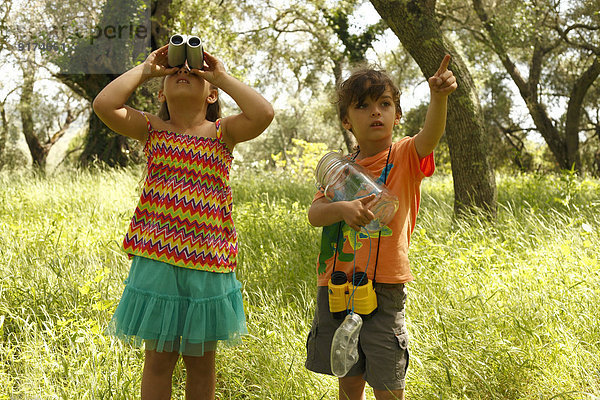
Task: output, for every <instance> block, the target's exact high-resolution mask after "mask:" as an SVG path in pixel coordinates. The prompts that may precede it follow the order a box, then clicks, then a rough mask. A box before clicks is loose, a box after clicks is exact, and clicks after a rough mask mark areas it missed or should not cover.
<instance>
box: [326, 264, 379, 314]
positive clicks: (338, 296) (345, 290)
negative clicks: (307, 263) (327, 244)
mask: <svg viewBox="0 0 600 400" xmlns="http://www.w3.org/2000/svg"><path fill="white" fill-rule="evenodd" d="M327 293H328V294H329V311H330V312H331V313H332V315H333V317H334V318H336V319H342V318H344V317H345V316H346V314H348V312H349V311H354V312H355V313H356V314H359V315H360V316H361V317H363V318H368V317H371V316H372V315H374V314H375V313H376V312H377V295H376V294H375V290H374V289H373V281H372V280H371V279H369V278H368V277H367V274H366V273H364V272H355V273H354V274H353V275H352V282H348V277H347V276H346V274H345V273H344V272H342V271H334V272H333V273H332V274H331V278H330V279H329V282H328V283H327Z"/></svg>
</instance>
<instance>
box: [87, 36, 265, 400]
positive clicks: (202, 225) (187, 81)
mask: <svg viewBox="0 0 600 400" xmlns="http://www.w3.org/2000/svg"><path fill="white" fill-rule="evenodd" d="M167 51H168V46H163V47H162V48H160V49H158V50H156V51H154V52H152V53H151V54H150V55H149V56H148V58H147V59H146V60H145V61H144V63H142V64H140V65H138V66H136V67H134V68H132V69H130V70H129V71H127V72H125V73H124V74H123V75H121V76H119V77H118V78H117V79H115V80H113V81H112V82H111V83H109V84H108V85H107V86H106V87H105V88H104V89H103V90H102V91H101V92H100V93H99V94H98V96H97V97H96V98H95V99H94V103H93V107H94V111H95V112H96V114H97V115H98V117H99V118H100V119H101V120H102V121H103V122H104V123H105V124H106V125H107V126H108V127H109V128H110V129H112V130H114V131H115V132H118V133H120V134H122V135H126V136H129V137H131V138H134V139H136V140H139V141H140V142H142V143H144V144H145V145H144V153H145V154H146V156H147V158H148V164H147V168H148V170H147V172H148V173H147V177H146V179H145V182H144V187H143V190H142V194H141V198H140V201H139V203H138V206H137V208H136V210H135V213H134V215H133V218H132V220H131V224H130V227H129V230H128V232H127V234H126V236H125V239H124V242H123V247H124V249H125V251H126V252H127V253H128V254H129V257H130V258H132V259H133V261H132V265H131V270H130V272H129V277H128V278H127V280H126V281H125V283H126V286H125V290H124V292H123V296H122V298H121V301H120V303H119V305H118V307H117V309H116V311H115V314H114V316H113V318H112V320H111V323H110V327H109V331H110V332H111V333H113V334H114V335H116V336H118V337H121V338H123V339H126V340H129V341H131V342H134V343H136V344H140V343H141V341H144V343H145V361H144V370H143V375H142V388H141V396H142V399H168V398H170V395H171V378H172V374H173V370H174V367H175V364H176V362H177V360H178V358H179V354H181V355H182V358H183V361H184V363H185V367H186V371H187V374H186V375H187V380H186V399H214V396H215V350H216V344H217V341H219V340H225V341H228V342H233V341H235V340H236V339H237V340H239V338H240V337H241V335H243V334H246V333H247V331H246V321H245V315H244V310H243V304H242V298H241V292H240V288H241V284H240V283H239V282H238V281H237V279H236V277H235V272H234V269H235V266H236V255H237V249H238V248H237V235H236V231H235V227H234V224H233V220H232V218H231V209H232V197H231V189H230V187H229V184H228V181H229V171H230V167H231V162H232V160H233V156H232V150H233V148H234V146H235V145H236V143H239V142H243V141H246V140H250V139H252V138H255V137H256V136H258V135H260V133H261V132H263V131H264V130H265V129H266V128H267V126H268V125H269V124H270V123H271V120H272V119H273V108H272V106H271V104H269V102H267V100H265V99H264V98H263V97H262V96H261V95H260V94H258V93H257V92H255V91H254V90H253V89H251V88H250V87H249V86H247V85H245V84H243V83H241V82H240V81H238V80H237V79H235V78H233V77H232V76H230V75H228V74H227V73H226V72H225V68H224V66H223V64H222V63H221V62H220V61H219V60H217V59H216V58H215V57H213V56H212V55H210V54H208V53H206V52H205V53H204V62H205V64H204V68H203V70H198V69H192V70H190V69H189V68H188V67H187V66H183V67H181V68H170V67H169V66H168V64H167ZM154 77H162V78H163V82H162V87H161V89H160V90H159V92H158V99H159V101H160V102H161V103H162V110H161V112H160V113H159V115H161V117H162V119H161V118H159V117H157V116H154V115H152V114H149V113H144V112H140V111H138V110H135V109H133V108H131V107H129V106H127V105H125V102H126V101H127V100H128V98H129V97H130V96H131V94H132V93H133V91H134V90H135V89H136V88H137V87H138V86H139V85H140V84H142V83H143V82H145V81H147V80H148V79H151V78H154ZM218 89H221V90H223V91H225V92H226V93H227V94H229V95H230V96H231V97H232V98H233V99H234V100H235V102H236V103H237V105H238V106H239V108H240V109H241V113H240V114H237V115H232V116H229V117H226V118H219V113H220V112H219V103H218V96H219V95H218Z"/></svg>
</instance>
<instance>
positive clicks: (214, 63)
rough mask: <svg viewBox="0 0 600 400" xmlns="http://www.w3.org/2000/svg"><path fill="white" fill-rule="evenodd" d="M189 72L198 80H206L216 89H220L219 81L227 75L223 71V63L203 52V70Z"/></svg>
mask: <svg viewBox="0 0 600 400" xmlns="http://www.w3.org/2000/svg"><path fill="white" fill-rule="evenodd" d="M190 72H191V73H192V74H194V75H198V76H199V77H200V78H203V79H205V80H207V81H208V82H210V83H212V84H213V85H215V86H217V87H221V86H220V85H219V82H220V79H221V78H222V77H224V76H226V75H227V71H225V66H224V65H223V63H222V62H221V61H220V60H219V59H218V58H216V57H215V56H213V55H212V54H210V53H207V52H206V51H205V52H204V69H203V70H200V69H195V68H194V69H192V70H190Z"/></svg>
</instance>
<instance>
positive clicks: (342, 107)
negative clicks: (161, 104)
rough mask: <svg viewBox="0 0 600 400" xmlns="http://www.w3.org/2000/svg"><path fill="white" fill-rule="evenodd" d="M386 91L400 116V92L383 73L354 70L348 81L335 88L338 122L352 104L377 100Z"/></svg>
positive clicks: (344, 116) (370, 70)
mask: <svg viewBox="0 0 600 400" xmlns="http://www.w3.org/2000/svg"><path fill="white" fill-rule="evenodd" d="M386 89H390V90H391V91H392V99H393V101H394V105H395V106H396V112H398V113H399V114H400V116H402V109H401V108H400V90H399V89H398V87H397V86H396V84H395V83H394V82H393V81H392V78H390V77H389V75H388V74H387V73H385V71H379V70H375V69H372V68H368V67H361V68H359V69H357V70H355V71H354V72H353V73H352V74H351V75H350V77H348V79H346V80H345V81H344V82H342V83H341V84H340V85H339V86H338V88H337V102H336V105H337V109H338V115H339V117H340V120H341V121H343V120H344V118H346V116H347V115H348V107H350V106H351V105H352V104H353V103H357V104H362V103H363V102H364V101H365V99H366V98H367V96H368V97H370V98H372V99H378V98H379V96H381V95H382V94H383V92H385V90H386Z"/></svg>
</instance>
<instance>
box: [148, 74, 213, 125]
mask: <svg viewBox="0 0 600 400" xmlns="http://www.w3.org/2000/svg"><path fill="white" fill-rule="evenodd" d="M165 79H166V76H165V77H163V78H162V80H161V83H160V88H161V90H162V89H164V87H165ZM210 88H211V89H216V90H217V91H218V90H219V89H218V88H217V87H216V86H214V85H212V84H211V85H210ZM158 118H160V119H162V120H163V121H168V120H170V119H171V115H170V114H169V106H168V105H167V102H166V101H163V102H162V103H161V105H160V109H159V110H158ZM219 118H221V103H220V102H219V99H218V97H217V101H215V102H214V103H211V104H209V105H208V107H207V108H206V119H207V120H209V121H211V122H215V121H216V120H217V119H219Z"/></svg>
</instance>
